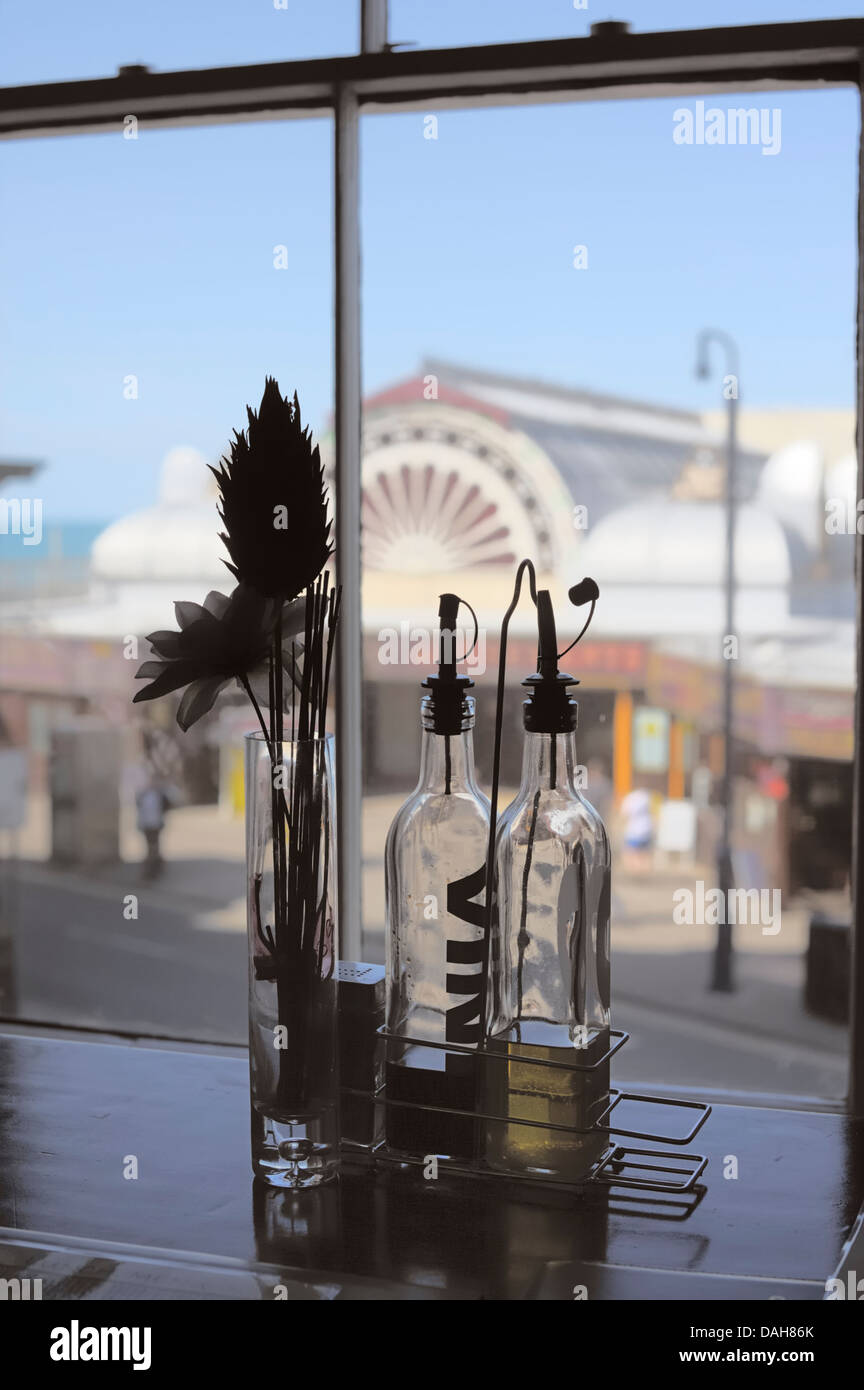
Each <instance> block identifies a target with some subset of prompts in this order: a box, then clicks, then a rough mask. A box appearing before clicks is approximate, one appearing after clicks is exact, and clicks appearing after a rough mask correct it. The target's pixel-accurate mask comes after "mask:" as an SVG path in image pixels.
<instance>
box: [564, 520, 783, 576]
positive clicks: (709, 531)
mask: <svg viewBox="0 0 864 1390" xmlns="http://www.w3.org/2000/svg"><path fill="white" fill-rule="evenodd" d="M579 564H580V569H581V570H583V571H584V572H585V573H586V574H590V575H592V576H593V578H594V579H596V580H597V582H598V584H599V585H600V588H601V590H602V588H603V585H604V583H605V584H632V585H665V584H668V585H673V586H675V587H682V588H684V587H691V586H694V585H702V586H707V585H710V586H717V585H722V583H723V578H724V575H725V566H726V513H725V509H724V507H723V506H722V505H720V504H719V503H716V502H675V501H671V502H670V501H657V502H646V503H639V504H637V505H634V506H632V507H622V508H621V510H620V511H616V512H611V513H610V514H609V515H608V516H605V517H604V518H603V520H602V521H600V522H598V523H597V525H596V526H593V527H592V528H591V529H590V531H589V532H588V535H587V537H586V539H585V541H584V544H583V547H582V550H581V553H580V561H579ZM790 575H791V567H790V562H789V549H788V546H787V543H786V537H785V535H784V534H783V528H782V526H781V525H780V524H779V522H778V521H777V520H776V519H775V518H774V517H773V516H771V514H770V513H769V512H767V511H763V510H761V509H760V508H757V507H754V506H749V505H748V506H742V507H740V508H739V509H738V512H737V515H736V525H735V576H736V579H737V582H738V584H739V585H741V586H750V587H752V586H756V587H764V586H775V587H777V586H785V585H787V584H788V583H789V579H790Z"/></svg>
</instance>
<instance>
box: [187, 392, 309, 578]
mask: <svg viewBox="0 0 864 1390" xmlns="http://www.w3.org/2000/svg"><path fill="white" fill-rule="evenodd" d="M247 415H248V417H249V426H248V430H247V431H246V432H243V431H242V430H241V431H235V434H234V439H233V441H232V444H231V448H230V451H229V454H228V456H227V457H225V458H223V459H221V461H220V464H219V467H218V468H214V469H213V470H212V471H213V473H214V475H215V478H216V481H217V483H218V485H219V499H220V506H219V515H220V517H221V518H222V522H223V525H224V527H225V530H224V532H223V533H222V537H221V538H222V540H223V541H224V542H225V546H226V548H227V550H228V553H229V555H230V556H231V562H230V563H229V562H228V561H226V564H228V568H229V569H230V570H231V572H232V573H233V574H234V576H235V578H236V579H237V580H238V581H239V582H240V583H243V584H248V585H251V587H252V588H254V589H257V590H258V592H259V593H261V594H264V595H265V596H266V597H268V598H281V599H293V598H295V597H296V596H297V595H298V594H301V593H302V592H303V590H304V589H306V588H307V587H308V586H309V585H310V584H313V583H314V582H315V580H316V579H317V577H318V575H319V574H320V573H321V571H322V569H323V568H324V565H325V564H326V563H327V559H328V557H329V556H330V555H331V554H332V551H333V546H332V544H331V542H330V527H331V522H330V520H329V519H328V515H327V511H328V499H327V488H326V486H325V484H324V470H323V466H322V463H321V455H320V453H319V450H318V446H317V445H313V443H312V437H311V433H310V431H309V429H308V427H307V428H305V429H304V428H303V424H302V421H301V418H300V403H299V401H298V399H297V395H296V392H295V395H294V400H293V402H292V401H290V400H289V399H288V397H287V396H284V397H283V396H282V395H281V393H280V391H279V386H278V384H277V382H276V380H275V379H274V378H273V377H267V379H266V383H265V386H264V395H263V396H262V397H261V405H260V407H259V409H258V412H257V414H256V412H255V411H254V410H252V408H251V407H248V406H247Z"/></svg>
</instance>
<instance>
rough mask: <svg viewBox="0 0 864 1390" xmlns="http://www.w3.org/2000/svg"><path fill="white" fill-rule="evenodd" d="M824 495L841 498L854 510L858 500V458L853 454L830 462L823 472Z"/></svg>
mask: <svg viewBox="0 0 864 1390" xmlns="http://www.w3.org/2000/svg"><path fill="white" fill-rule="evenodd" d="M825 497H826V499H827V498H829V497H833V498H842V500H843V502H844V503H845V504H846V506H847V507H849V508H851V510H852V511H853V512H854V510H855V505H856V502H857V500H858V460H857V458H856V457H855V455H854V454H846V456H845V458H842V459H838V460H837V462H836V463H832V465H831V467H830V468H829V469H828V471H827V472H826V474H825Z"/></svg>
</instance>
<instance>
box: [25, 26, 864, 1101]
mask: <svg viewBox="0 0 864 1390" xmlns="http://www.w3.org/2000/svg"><path fill="white" fill-rule="evenodd" d="M360 21H361V22H360V39H361V51H360V52H359V53H357V54H354V55H351V56H347V57H334V58H320V59H313V60H302V61H298V62H280V63H259V64H252V65H249V66H244V67H219V68H210V69H202V70H191V71H185V72H167V73H155V72H150V71H148V70H147V69H146V68H141V67H121V68H120V69H119V70H118V73H117V75H116V76H114V77H107V78H96V79H85V80H80V81H71V82H54V83H38V84H32V85H28V86H19V87H6V88H2V89H0V139H23V138H40V137H43V138H44V137H47V136H57V135H77V134H93V133H98V132H100V131H102V132H104V131H107V130H110V129H112V128H118V129H122V125H123V118H124V116H125V115H127V114H128V113H129V112H130V111H131V112H134V114H135V115H136V116H137V118H138V120H139V122H140V123H144V124H146V125H147V126H149V127H153V128H178V127H184V126H194V125H205V124H206V125H212V124H219V123H234V122H238V121H261V120H288V119H292V118H294V119H308V118H309V117H313V116H318V117H330V118H331V119H332V121H333V131H334V147H333V148H334V160H333V177H334V207H333V244H334V282H333V295H334V313H335V342H334V389H335V439H336V470H335V481H336V488H337V492H338V496H339V507H338V509H337V514H336V537H337V551H336V554H337V563H338V576H339V579H340V581H341V583H342V584H343V586H344V588H343V621H342V623H341V624H340V631H339V639H338V666H337V679H336V695H337V713H336V718H337V737H338V741H339V749H340V756H339V759H338V767H337V782H338V786H337V790H338V827H339V894H340V904H341V917H342V924H343V941H344V943H345V950H346V954H347V955H348V956H349V957H350V956H352V955H354V956H359V954H360V949H361V946H360V943H361V921H362V916H361V907H362V905H361V864H362V821H361V813H362V711H361V693H362V650H361V616H362V615H361V552H360V462H361V413H362V363H361V322H362V319H361V297H360V290H361V279H360V197H359V191H360V190H359V125H360V118H361V116H363V115H366V114H381V113H387V112H389V113H398V112H406V111H416V110H423V109H425V108H428V107H429V106H430V105H432V106H434V107H435V108H436V109H443V108H462V109H471V108H477V107H480V106H512V105H537V104H539V103H542V102H568V103H572V102H574V101H597V100H610V99H615V100H622V99H638V98H640V97H669V96H677V95H685V96H686V95H687V94H688V93H689V94H695V93H697V92H698V93H699V94H708V93H720V92H736V93H739V92H745V91H746V92H776V91H781V90H783V91H788V90H796V89H813V88H815V89H828V88H831V87H837V86H852V87H856V88H857V89H858V93H859V111H860V110H861V94H862V91H864V20H861V19H835V20H811V21H803V22H794V23H783V24H759V25H746V26H736V27H728V28H726V27H724V28H714V29H691V30H683V31H668V32H658V33H638V34H633V33H630V32H628V30H627V26H626V25H620V24H617V23H609V24H597V25H594V26H592V29H591V33H590V35H589V36H588V37H584V38H575V39H551V40H542V41H536V42H532V43H511V44H494V45H490V46H483V47H462V48H439V49H419V50H407V51H401V52H396V51H393V50H392V49H390V47H389V44H388V35H387V0H361V13H360ZM862 125H864V122H862ZM858 177H859V184H858V270H857V318H856V322H857V339H858V346H857V360H856V411H857V427H856V452H857V459H858V497H859V498H860V497H864V439H862V428H861V422H862V418H864V350H862V349H864V275H862V260H864V257H862V248H864V201H862V187H864V141H861V142H859V170H858ZM862 570H864V536H862V534H861V533H860V532H859V533H858V534H857V535H856V542H855V583H856V604H857V630H856V681H857V684H856V691H855V713H854V725H853V727H854V733H855V754H854V772H853V779H854V796H853V862H852V873H851V891H852V932H851V969H850V1013H849V1091H848V1097H847V1108H848V1111H849V1112H850V1113H851V1114H853V1115H855V1116H858V1115H864V821H862V817H864V702H862V689H864V576H862Z"/></svg>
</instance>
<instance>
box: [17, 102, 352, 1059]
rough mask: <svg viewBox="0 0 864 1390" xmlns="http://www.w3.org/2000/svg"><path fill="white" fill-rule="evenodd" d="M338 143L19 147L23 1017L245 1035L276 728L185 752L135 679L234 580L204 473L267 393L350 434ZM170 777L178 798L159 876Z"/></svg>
mask: <svg viewBox="0 0 864 1390" xmlns="http://www.w3.org/2000/svg"><path fill="white" fill-rule="evenodd" d="M331 136H332V131H331V127H330V123H329V122H328V121H320V122H303V123H290V124H266V125H241V126H237V127H233V128H229V127H220V128H219V129H213V130H195V131H182V132H181V131H168V132H159V133H152V132H151V133H142V134H141V137H140V139H139V140H137V141H133V140H128V141H127V140H124V139H123V138H122V136H121V135H120V134H119V133H118V134H116V135H113V136H95V137H86V138H72V139H68V140H50V141H41V142H38V143H37V142H23V141H22V142H20V143H16V144H7V145H5V146H4V147H3V149H2V152H0V171H2V172H0V179H2V186H3V191H4V205H5V206H6V207H12V208H15V209H16V212H15V216H14V218H9V217H7V218H6V219H4V222H3V226H2V230H0V299H2V303H3V331H2V369H0V379H2V387H0V391H2V396H0V400H2V411H3V422H4V429H3V437H4V443H3V455H4V459H3V463H4V465H5V466H6V467H8V465H9V464H10V463H15V462H18V461H21V460H31V461H34V462H35V463H36V464H37V467H36V471H34V472H33V473H32V474H31V475H30V476H27V475H26V474H24V475H20V474H19V475H18V476H15V475H13V476H8V475H7V478H6V482H5V485H4V487H3V492H2V498H3V499H4V500H5V501H7V502H9V503H10V505H11V504H12V503H13V502H15V503H17V504H18V506H19V511H18V513H17V516H18V524H17V526H16V525H15V517H16V513H15V512H14V511H6V512H5V513H4V515H5V516H6V518H7V521H8V520H9V519H10V518H11V522H12V524H11V525H7V528H6V529H7V530H8V531H9V532H10V534H4V535H3V536H0V546H2V566H0V583H2V591H3V602H2V607H0V736H2V737H0V743H2V745H3V753H2V756H3V757H6V758H7V759H8V757H9V755H10V754H11V762H10V763H9V770H10V775H11V771H12V770H14V768H13V764H15V763H16V761H17V763H21V762H22V761H23V763H24V768H23V773H22V775H23V777H24V783H25V788H27V789H28V791H29V795H28V796H27V797H26V800H25V811H26V814H25V819H24V823H23V824H22V825H20V826H17V825H15V823H14V816H13V817H12V818H11V824H10V821H9V819H7V820H6V821H4V822H3V850H4V854H5V858H4V861H3V866H2V867H3V875H4V883H3V905H4V916H3V927H2V938H3V946H4V949H3V951H2V953H0V960H2V968H0V982H2V987H3V994H4V1002H3V1003H2V1005H0V1009H2V1011H3V1012H5V1013H6V1014H9V1013H13V1014H17V1015H18V1016H20V1017H22V1018H31V1019H46V1020H50V1021H52V1022H55V1023H57V1022H61V1023H68V1024H80V1025H98V1026H104V1027H108V1028H122V1029H128V1030H134V1031H141V1032H145V1033H162V1034H167V1035H179V1036H189V1037H214V1038H217V1039H220V1040H226V1041H235V1042H239V1041H243V1040H244V1039H245V1036H246V985H245V979H246V963H245V944H244V933H245V916H244V913H245V908H244V899H245V887H244V872H243V856H244V848H245V846H244V833H243V814H242V812H243V807H242V734H243V731H244V729H247V728H251V727H253V726H254V718H250V715H249V713H248V711H247V708H246V702H245V699H244V697H242V695H241V694H240V692H237V694H236V695H233V694H232V692H231V691H230V690H226V691H224V692H223V694H222V695H221V696H220V700H219V703H218V704H217V707H216V709H215V710H214V711H213V712H212V713H211V714H209V715H207V716H205V718H203V719H202V720H201V721H200V723H197V724H195V725H194V727H193V728H192V729H191V730H190V731H189V732H188V733H187V734H186V735H183V734H181V733H180V731H179V729H178V728H177V725H176V723H175V720H174V714H175V711H176V708H177V696H176V695H172V696H169V697H166V698H165V699H164V700H162V701H158V700H157V701H153V702H151V703H145V704H139V705H136V706H134V708H133V706H132V704H131V699H132V695H133V693H134V692H135V690H136V689H139V688H140V687H139V686H136V685H135V683H134V680H133V676H134V672H135V671H136V670H137V667H138V665H139V663H140V662H141V661H143V660H144V659H145V658H147V657H149V656H150V652H149V649H148V646H147V643H146V642H145V641H144V638H145V636H146V634H147V633H150V632H153V631H154V630H158V629H164V628H172V627H174V626H175V620H174V614H173V608H172V604H173V602H174V601H175V600H178V599H182V600H192V601H195V602H199V603H200V602H201V601H202V600H203V598H204V597H205V595H206V594H207V592H208V591H209V590H211V589H214V588H215V589H219V590H221V591H222V592H223V593H227V592H228V591H229V590H230V588H231V587H232V586H233V580H232V578H231V576H230V575H229V573H228V572H227V570H226V569H225V566H224V565H223V563H222V559H221V556H222V554H223V553H224V552H223V550H222V547H221V544H220V543H219V541H218V539H217V535H218V531H219V530H220V529H221V527H220V523H219V518H218V515H217V510H216V499H215V484H214V480H213V478H212V475H211V474H210V472H209V471H208V468H207V465H208V463H211V464H215V463H216V462H217V460H218V458H219V456H220V454H221V453H222V452H223V451H225V450H226V449H227V447H228V444H229V441H230V439H231V435H232V432H233V430H234V429H235V428H238V429H239V428H242V427H244V426H245V424H246V417H245V406H246V403H247V402H248V403H250V404H252V405H255V406H257V404H258V401H259V400H260V396H261V393H262V390H263V386H264V378H265V375H266V374H268V373H269V374H273V375H275V376H276V377H277V378H278V380H279V383H280V386H281V387H282V389H283V391H284V392H286V393H288V392H293V390H294V389H295V387H296V389H297V390H298V392H299V394H300V400H301V403H302V407H303V411H304V414H305V417H306V419H307V420H308V421H309V422H310V423H311V424H312V425H313V427H314V428H315V429H316V431H317V430H320V427H321V425H322V423H326V420H327V417H328V416H329V413H330V410H331V402H332V390H331V355H332V335H331V321H332V303H331V288H330V282H331V238H330V219H331V194H330V142H331ZM4 471H6V468H5V467H4ZM34 504H35V506H36V507H38V508H39V509H40V510H39V511H38V512H37V511H36V510H34ZM37 517H38V521H39V525H38V527H37V525H36V522H37ZM16 530H17V534H13V533H12V532H14V531H16ZM37 532H38V534H37ZM37 542H38V543H37ZM136 645H137V654H136ZM145 733H146V736H147V737H146V744H145ZM148 779H150V780H153V779H155V781H156V783H157V785H158V787H159V789H160V792H161V793H163V794H164V796H165V797H166V798H167V799H168V801H169V809H168V810H167V813H166V816H165V828H164V831H163V832H162V835H161V845H160V849H161V853H162V855H163V856H164V859H165V861H166V862H165V866H164V872H162V873H161V874H159V876H158V877H157V878H154V879H153V881H152V882H151V881H150V880H149V879H148V878H147V876H146V873H145V865H144V860H145V857H146V854H147V835H146V830H147V829H148V825H145V823H144V819H142V813H141V807H140V804H139V803H138V801H137V799H136V798H137V796H138V793H139V792H140V791H141V790H142V781H144V782H146V781H147V780H148ZM2 780H4V783H5V778H4V779H2ZM139 822H140V828H139ZM149 828H151V829H152V828H154V827H152V826H150V827H149Z"/></svg>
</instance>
